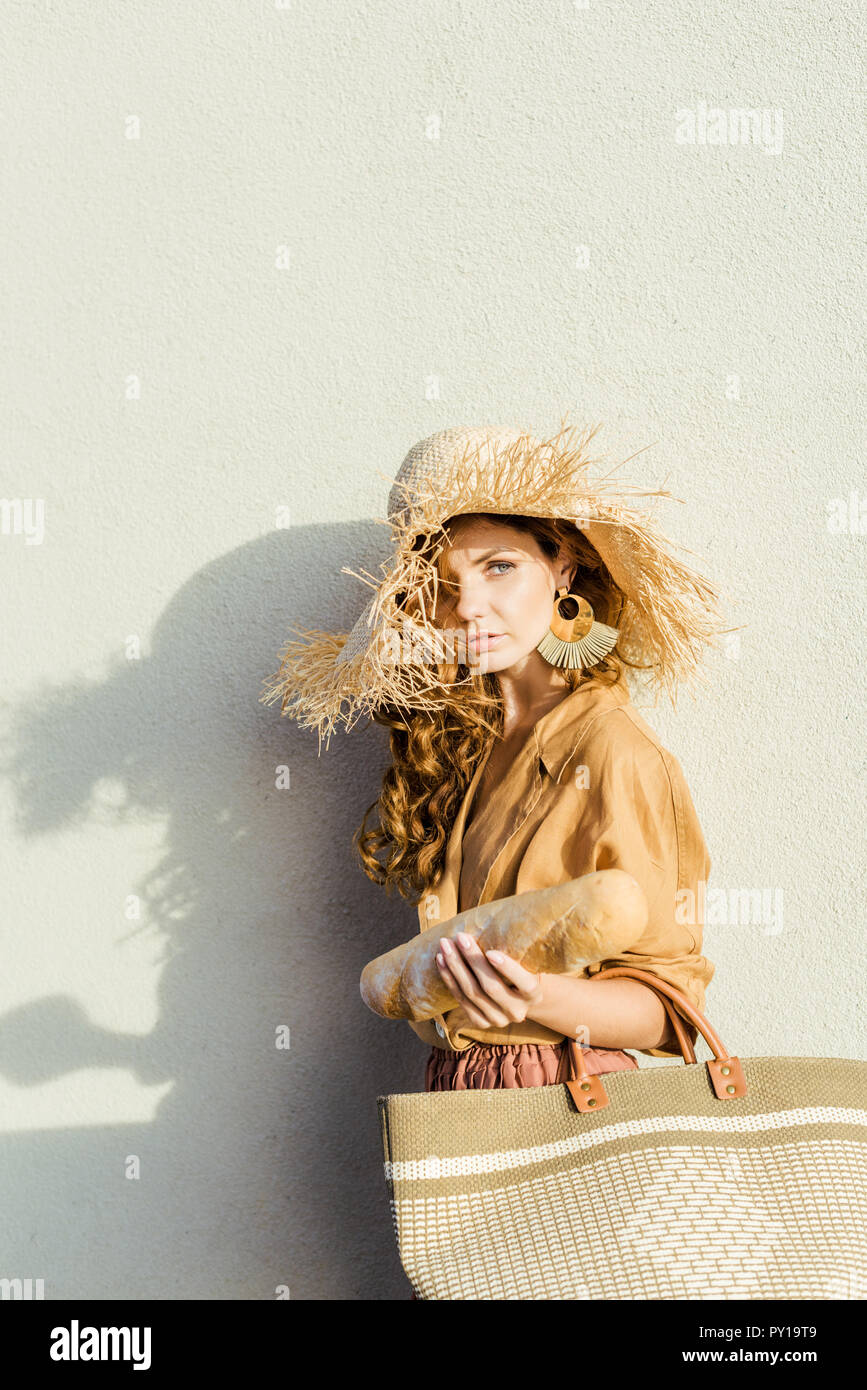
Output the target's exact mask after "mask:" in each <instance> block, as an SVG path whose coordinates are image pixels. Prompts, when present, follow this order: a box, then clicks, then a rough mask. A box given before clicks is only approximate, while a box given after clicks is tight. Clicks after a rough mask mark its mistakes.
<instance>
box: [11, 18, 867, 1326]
mask: <svg viewBox="0 0 867 1390" xmlns="http://www.w3.org/2000/svg"><path fill="white" fill-rule="evenodd" d="M4 30H5V32H6V42H7V51H6V60H5V63H4V83H3V90H2V98H0V100H2V115H3V125H4V131H5V136H6V152H5V156H4V161H3V168H4V175H3V177H4V188H3V203H4V223H5V230H6V242H5V250H4V256H3V268H2V273H3V302H4V312H3V316H2V338H3V359H4V363H3V364H4V380H5V390H4V392H3V403H2V412H3V415H2V445H3V447H2V486H0V495H2V496H3V497H5V498H6V499H7V500H11V501H14V500H16V499H18V500H20V501H26V500H27V499H34V500H37V499H41V500H42V501H43V502H44V507H45V511H44V533H43V534H41V535H39V534H38V533H34V535H33V536H32V537H31V539H32V540H33V541H34V542H35V543H29V542H28V538H27V537H26V536H25V535H24V534H21V533H19V534H16V532H15V529H14V525H13V524H12V523H11V522H10V523H9V524H4V532H3V534H2V536H0V564H2V574H3V580H2V592H3V598H4V617H3V629H2V641H3V649H4V702H5V703H4V706H3V711H2V712H3V718H4V728H3V757H2V768H3V780H2V831H3V841H4V848H3V871H2V886H3V896H4V904H3V914H2V933H3V959H4V969H3V983H2V1008H0V1116H2V1128H3V1131H4V1133H3V1145H2V1162H0V1172H2V1174H3V1178H2V1182H3V1204H4V1208H5V1210H4V1213H3V1223H2V1224H3V1229H4V1232H5V1234H4V1237H3V1244H2V1253H0V1275H2V1276H4V1277H14V1276H16V1275H17V1276H20V1277H33V1278H40V1277H41V1278H44V1280H45V1292H46V1297H47V1298H64V1297H83V1298H103V1297H111V1296H117V1295H118V1294H119V1295H120V1296H121V1297H128V1298H131V1299H140V1298H146V1297H162V1298H177V1299H189V1298H208V1299H227V1298H243V1299H271V1298H273V1297H274V1296H275V1293H274V1290H275V1288H276V1287H277V1286H278V1285H281V1284H288V1285H289V1288H290V1291H291V1296H292V1297H293V1298H312V1299H321V1298H327V1297H335V1298H341V1299H343V1298H345V1299H355V1298H362V1297H367V1298H401V1299H402V1298H405V1297H407V1295H408V1286H407V1284H406V1282H405V1280H404V1278H403V1275H402V1272H401V1270H400V1266H399V1264H398V1261H397V1254H396V1249H395V1246H394V1240H393V1235H392V1230H391V1222H390V1216H389V1212H388V1207H387V1196H386V1190H385V1185H384V1181H383V1178H382V1173H381V1167H380V1160H381V1153H380V1148H379V1143H380V1141H379V1132H378V1128H377V1118H376V1100H375V1098H376V1095H377V1094H382V1093H386V1092H388V1091H393V1090H420V1089H421V1088H422V1072H423V1066H424V1061H425V1052H424V1049H423V1048H422V1047H421V1045H420V1044H419V1043H418V1041H417V1039H415V1038H414V1036H413V1035H412V1033H411V1032H410V1030H409V1029H407V1028H405V1027H403V1026H402V1025H400V1026H399V1025H392V1024H388V1023H385V1022H383V1021H382V1020H379V1019H377V1018H376V1017H375V1016H374V1015H372V1014H370V1013H369V1012H368V1011H367V1010H366V1009H365V1007H364V1005H363V1004H362V1002H361V1000H360V997H359V994H358V976H359V974H360V971H361V969H362V967H363V965H364V964H365V963H366V961H367V960H369V959H370V958H371V957H372V956H373V955H376V954H379V952H380V951H382V950H385V949H387V948H388V947H390V946H391V945H393V944H396V943H397V942H398V941H399V940H401V939H403V938H404V937H405V936H406V935H408V934H409V933H411V932H412V931H414V930H415V914H414V912H413V911H412V909H411V908H410V907H409V906H408V905H407V904H406V903H404V902H403V901H402V900H400V899H398V900H396V901H395V900H387V899H386V898H385V895H384V894H383V893H382V892H381V890H379V889H377V888H375V887H374V886H373V885H372V884H371V883H370V882H369V881H368V880H367V879H366V878H365V877H364V875H363V874H362V873H361V871H360V869H358V868H357V867H356V866H355V864H354V860H353V854H352V850H351V845H350V841H351V836H352V833H353V831H354V830H355V828H356V827H357V825H358V823H359V821H360V818H361V815H362V813H363V811H364V809H365V807H366V806H367V805H368V804H369V803H370V802H371V801H372V800H373V799H374V798H375V796H376V793H377V788H378V782H379V777H380V774H381V771H382V769H383V767H384V765H385V760H386V756H387V745H386V742H385V735H384V733H383V731H381V730H378V729H376V728H373V729H369V730H367V731H362V730H361V729H358V730H356V731H354V733H353V734H352V735H351V737H348V738H347V737H345V736H343V735H340V736H338V738H337V739H336V740H334V741H332V745H331V749H330V751H329V753H328V754H327V755H326V754H325V753H323V756H322V758H321V759H320V760H317V754H316V740H315V736H313V735H311V734H309V733H306V732H303V731H299V730H298V729H297V728H296V726H295V725H293V724H291V723H290V722H289V721H288V720H284V721H280V720H279V718H278V717H277V714H276V711H274V710H273V709H271V710H266V709H265V708H264V707H262V706H260V705H258V703H257V697H258V692H259V687H260V682H261V679H262V677H263V675H264V674H266V673H267V672H269V671H271V670H273V669H274V658H275V653H276V651H277V648H278V647H279V645H280V644H281V642H282V640H283V638H284V635H285V628H286V626H287V624H288V623H289V622H290V621H294V622H296V623H298V624H300V625H301V626H334V627H340V626H348V625H349V624H350V623H351V621H352V620H353V619H354V617H355V616H356V615H357V613H358V612H359V611H360V609H361V606H362V602H363V600H364V598H365V593H366V591H365V590H364V589H363V588H362V586H361V585H359V584H358V583H357V581H355V580H353V579H351V578H349V577H348V576H346V575H343V574H341V573H340V567H341V565H343V564H350V565H353V566H354V567H359V566H360V565H367V566H368V567H371V566H373V565H375V563H376V561H377V558H378V556H379V551H380V546H381V544H382V537H383V535H384V533H385V528H384V527H381V526H377V525H376V523H375V522H373V521H372V520H371V518H372V517H375V516H381V515H382V514H383V512H384V508H385V500H386V494H387V483H386V482H385V481H384V480H383V478H381V477H380V476H379V474H378V472H377V470H382V473H384V474H385V475H387V477H391V476H392V474H393V473H394V471H395V470H396V469H397V467H398V465H399V463H400V461H401V459H402V458H403V455H404V453H405V451H406V450H407V449H408V447H409V446H410V445H411V444H412V443H413V442H414V441H415V440H416V439H419V438H421V437H422V436H424V435H426V434H429V433H431V432H432V431H433V430H435V429H439V428H441V427H444V426H447V425H453V424H466V423H472V424H476V423H480V424H486V423H509V422H511V421H517V422H519V423H523V424H526V425H528V426H529V427H530V428H533V429H536V430H537V431H539V430H545V431H550V430H553V429H554V428H556V427H557V425H558V424H559V421H560V418H561V415H562V413H563V412H564V411H569V412H571V415H572V418H573V419H574V420H576V421H577V422H579V423H583V422H595V421H602V422H604V425H605V429H604V431H603V433H602V435H601V436H600V437H599V440H598V442H599V443H600V444H601V446H602V447H603V448H605V449H607V450H608V451H609V453H610V457H611V458H612V460H615V459H617V458H621V457H625V456H626V455H627V454H630V453H632V452H634V451H635V450H637V449H641V448H643V447H644V446H645V445H647V444H651V443H652V444H653V447H652V448H650V449H647V450H646V451H645V452H643V453H642V454H641V455H640V456H639V457H638V458H637V459H635V460H634V461H633V462H632V463H631V464H629V465H627V466H626V467H625V468H624V470H622V471H623V476H625V477H630V478H634V479H636V480H638V481H644V482H646V483H647V485H649V486H656V485H665V486H667V487H669V488H670V490H671V491H672V492H673V493H675V495H676V496H678V497H684V498H686V499H687V503H688V505H687V506H678V505H677V504H675V503H673V502H671V503H663V504H662V510H661V514H660V519H661V520H662V521H663V523H664V525H665V526H666V529H667V530H668V531H669V532H670V534H671V535H672V536H673V537H674V538H675V539H677V540H679V541H680V542H681V543H683V544H685V545H687V546H688V547H690V548H694V549H695V550H696V551H698V553H699V555H700V556H701V557H702V560H703V563H704V565H705V567H706V568H707V571H708V572H709V573H711V574H712V575H713V576H714V577H715V578H716V579H717V580H718V581H719V582H720V583H722V584H723V585H724V586H725V587H726V589H727V591H728V593H729V594H730V596H731V607H730V609H729V612H730V615H731V619H732V622H733V623H735V622H740V623H743V624H746V627H745V630H744V631H743V632H742V633H741V634H740V642H739V645H733V646H732V647H731V649H730V650H729V651H728V652H727V653H720V654H719V655H718V656H717V657H715V658H714V659H713V661H712V664H711V668H710V674H711V678H712V681H711V685H710V686H709V688H708V689H707V690H705V691H703V692H699V694H698V695H697V697H696V698H695V699H694V700H690V698H689V697H687V698H685V699H684V700H682V701H680V702H679V704H678V709H677V712H673V711H672V710H671V708H670V707H669V706H668V705H667V704H666V703H665V702H664V701H661V702H660V703H659V704H658V705H657V707H656V708H655V709H653V710H648V709H647V708H645V709H644V711H643V712H644V713H645V716H646V717H647V718H648V719H649V720H650V722H651V723H653V724H654V725H655V727H656V728H657V729H658V730H659V732H660V734H661V736H662V737H663V740H664V741H665V742H666V743H667V745H668V746H669V747H670V748H671V749H672V750H673V751H674V752H676V753H677V755H678V756H679V757H680V759H681V761H682V763H683V765H684V769H685V771H686V774H687V777H688V779H689V782H690V786H691V788H692V791H693V796H694V799H695V802H696V805H697V807H698V810H699V814H700V816H701V819H702V823H703V825H704V828H705V833H706V837H707V840H708V844H709V847H710V851H711V855H712V859H713V870H712V877H711V886H712V887H720V888H723V889H725V890H729V889H738V888H741V889H767V890H769V892H770V893H771V895H772V899H771V900H772V902H774V903H775V904H776V903H779V902H780V901H781V902H782V918H778V919H777V920H776V923H767V924H765V925H764V926H763V925H761V924H760V923H757V922H754V923H752V924H740V925H738V924H733V923H731V922H729V923H722V924H717V925H710V926H708V927H707V928H706V933H705V948H706V952H707V954H708V956H709V957H710V958H711V959H712V960H713V961H714V962H715V964H716V971H717V973H716V978H715V980H714V981H713V983H712V985H711V986H710V989H709V992H708V1012H709V1015H710V1017H711V1020H712V1022H713V1023H714V1024H715V1026H716V1027H717V1028H718V1030H719V1031H720V1033H721V1034H722V1036H723V1039H724V1041H725V1043H726V1044H727V1045H728V1047H729V1049H730V1050H732V1051H734V1052H737V1053H739V1054H740V1055H742V1056H752V1055H758V1054H767V1053H775V1052H782V1053H791V1054H820V1055H822V1054H824V1055H851V1056H862V1057H863V1056H864V1055H865V1026H864V1017H863V1013H861V1014H860V1015H859V1013H858V999H859V994H860V979H861V970H860V966H861V959H862V954H863V952H862V938H863V929H864V899H863V895H862V873H863V843H862V834H863V828H862V809H861V804H859V793H860V796H861V798H862V801H863V780H861V779H862V777H863V747H864V742H863V741H864V717H863V714H864V700H863V694H862V682H863V671H862V665H863V663H862V645H863V637H862V633H863V591H864V554H865V544H867V540H865V536H864V534H863V533H862V532H861V530H860V529H859V524H858V522H857V520H855V521H854V522H852V521H849V520H846V521H845V522H844V528H843V529H838V530H833V529H830V528H829V518H830V517H831V516H832V511H830V510H829V504H830V503H831V502H832V499H834V498H843V499H846V501H847V503H848V501H849V499H850V495H851V494H854V504H855V506H857V504H858V503H859V501H860V500H861V499H862V498H863V496H864V490H865V484H864V472H863V449H864V441H863V436H862V435H861V433H860V431H859V421H858V416H859V412H858V406H859V404H860V402H859V399H858V387H859V386H860V381H861V377H862V375H863V357H862V356H861V354H860V351H859V349H860V340H861V334H860V331H859V319H858V314H857V304H858V300H859V296H863V290H864V285H863V281H862V280H861V279H860V278H859V274H858V262H857V259H856V232H855V228H856V226H857V225H858V221H859V217H860V211H861V207H862V205H863V199H864V187H863V182H862V183H861V186H860V187H859V181H858V177H857V174H858V170H859V168H860V167H862V166H861V164H860V152H861V135H860V102H859V95H858V89H859V77H860V69H861V66H862V63H863V41H862V40H860V39H859V32H860V31H859V23H858V21H857V7H856V6H855V5H854V4H852V3H846V4H842V5H836V6H833V7H831V8H830V9H828V8H827V7H825V8H823V9H822V10H821V12H819V11H817V10H816V8H815V6H813V5H810V4H807V3H806V0H800V3H796V4H791V3H785V4H783V3H773V4H771V5H755V4H745V3H732V0H711V3H708V4H705V5H703V6H702V7H701V8H700V9H698V10H697V9H696V7H695V6H694V5H692V4H687V3H685V2H684V0H676V2H675V3H672V2H671V0H665V2H664V3H663V0H650V3H647V4H644V5H641V6H635V5H632V4H629V3H626V0H617V2H616V3H610V4H606V3H603V2H602V0H589V4H588V5H587V6H586V7H582V6H580V5H577V4H574V3H566V0H560V2H559V3H553V4H535V3H534V4H531V3H519V0H497V3H492V0H485V2H484V3H482V2H481V0H480V2H479V3H460V0H426V3H425V4H423V5H406V4H401V3H398V2H397V0H387V2H386V0H382V2H381V3H368V4H347V3H338V4H332V5H322V4H314V3H312V0H294V3H291V4H287V5H283V6H280V7H277V6H275V5H273V4H269V3H267V0H265V2H264V3H262V4H260V5H238V4H236V3H232V0H208V3H207V4H205V3H201V0H199V3H192V4H185V5H181V6H178V5H172V4H165V3H162V4H155V3H142V2H141V0H140V2H139V3H130V4H124V5H120V6H110V5H98V6H93V5H90V4H85V3H83V2H82V0H72V3H63V4H61V3H59V2H58V0H49V3H46V4H42V5H31V4H24V3H21V2H20V0H19V3H16V4H13V5H12V6H10V7H9V8H8V12H7V16H6V20H5V24H4ZM701 103H705V105H706V106H707V107H709V108H713V107H721V108H723V109H725V110H728V109H730V108H736V109H737V108H743V109H750V110H756V111H757V112H759V113H761V112H762V111H767V112H769V113H771V116H772V119H771V121H770V122H769V124H768V125H767V127H766V131H767V133H768V135H769V137H771V138H769V139H768V141H767V144H766V146H762V145H754V144H744V143H738V142H736V143H727V144H719V143H717V144H710V143H707V142H705V143H695V144H685V143H682V142H680V141H679V140H678V139H677V138H676V130H677V128H678V126H679V125H680V127H681V128H683V127H684V126H685V118H684V117H683V116H682V115H681V116H678V112H682V111H683V110H691V111H693V112H696V113H697V112H698V109H699V106H700V104H701ZM777 113H779V115H777ZM136 136H137V138H132V137H136ZM582 248H585V249H582ZM280 508H288V517H289V521H290V525H289V527H288V529H286V528H285V527H281V526H280V525H279V522H278V517H279V516H280V512H279V509H280ZM12 515H13V513H12V512H11V511H10V513H9V516H10V517H11V516H12ZM283 515H284V516H285V515H286V514H285V513H284V514H283ZM862 525H863V523H862ZM281 763H286V764H288V766H289V767H290V769H291V783H290V788H289V789H288V790H277V789H276V788H275V786H274V778H275V768H276V767H277V766H278V765H279V764H281ZM778 893H779V894H780V895H781V897H780V898H777V896H776V895H777V894H778ZM136 902H137V903H138V908H137V909H136V907H135V903H136ZM130 903H132V907H130ZM136 911H137V912H138V915H137V916H136V915H135V912H136ZM131 913H132V914H133V915H130V914H131ZM778 928H779V929H778ZM280 1025H286V1026H288V1027H289V1029H290V1030H291V1031H290V1037H291V1047H290V1049H289V1050H288V1051H285V1050H283V1051H281V1050H278V1049H276V1048H275V1045H274V1037H275V1029H277V1028H278V1027H279V1026H280ZM707 1055H709V1054H708V1053H707V1051H706V1049H704V1048H703V1047H702V1051H701V1052H700V1057H701V1058H703V1057H705V1056H707ZM645 1060H646V1059H645ZM650 1064H652V1063H650ZM661 1064H662V1065H679V1064H677V1063H671V1064H669V1063H661ZM130 1156H136V1157H137V1159H138V1161H139V1163H140V1176H139V1177H138V1178H129V1177H128V1176H127V1175H126V1174H127V1172H128V1171H130V1169H129V1167H128V1163H129V1158H130Z"/></svg>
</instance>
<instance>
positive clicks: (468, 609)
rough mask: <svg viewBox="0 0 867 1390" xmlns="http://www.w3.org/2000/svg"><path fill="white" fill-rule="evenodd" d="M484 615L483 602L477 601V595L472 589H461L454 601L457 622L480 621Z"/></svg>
mask: <svg viewBox="0 0 867 1390" xmlns="http://www.w3.org/2000/svg"><path fill="white" fill-rule="evenodd" d="M484 616H485V609H484V604H482V603H481V602H480V601H479V598H478V595H477V594H475V593H474V591H473V590H472V589H464V590H462V591H461V593H460V594H459V596H458V598H457V601H456V603H455V617H456V618H457V619H458V622H461V623H471V622H476V623H480V622H482V620H483V619H484Z"/></svg>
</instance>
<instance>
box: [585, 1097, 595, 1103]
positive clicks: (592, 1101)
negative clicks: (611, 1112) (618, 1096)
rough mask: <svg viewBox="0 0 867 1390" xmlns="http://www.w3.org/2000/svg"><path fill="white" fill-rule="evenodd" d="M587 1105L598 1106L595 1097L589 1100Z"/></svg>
mask: <svg viewBox="0 0 867 1390" xmlns="http://www.w3.org/2000/svg"><path fill="white" fill-rule="evenodd" d="M587 1104H588V1105H595V1104H596V1097H595V1096H591V1097H590V1099H589V1100H588V1102H587Z"/></svg>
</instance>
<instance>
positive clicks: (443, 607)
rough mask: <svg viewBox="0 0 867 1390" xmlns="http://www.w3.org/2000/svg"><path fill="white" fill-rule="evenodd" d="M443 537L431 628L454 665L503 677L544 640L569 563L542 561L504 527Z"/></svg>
mask: <svg viewBox="0 0 867 1390" xmlns="http://www.w3.org/2000/svg"><path fill="white" fill-rule="evenodd" d="M451 537H452V545H451V546H450V547H449V546H447V547H446V549H445V551H444V560H445V564H446V567H447V571H448V574H447V580H446V582H445V583H443V582H440V585H439V590H438V594H437V604H436V609H435V610H434V615H433V617H434V622H435V623H436V625H437V626H438V627H440V628H443V629H446V630H451V631H452V633H453V640H454V643H455V654H456V657H457V659H458V660H459V661H465V662H466V664H468V665H471V666H474V667H477V668H478V669H480V670H482V671H506V670H508V668H509V667H510V666H512V665H514V663H515V662H517V661H520V660H521V659H522V658H523V657H525V656H527V655H528V654H529V653H530V652H532V651H533V650H534V648H535V647H536V646H537V645H538V644H539V642H540V641H541V640H542V638H543V637H544V635H545V631H546V629H547V628H548V626H549V624H550V622H551V616H552V612H553V603H554V595H555V593H556V591H557V589H558V588H560V587H561V586H562V585H564V584H568V582H569V576H570V574H571V572H572V569H573V568H574V562H572V561H570V560H568V559H563V560H562V562H561V561H559V560H558V561H553V560H549V559H548V557H547V556H546V555H545V554H544V552H543V551H542V550H541V549H540V548H539V545H538V544H537V542H536V539H535V537H533V536H532V535H529V534H528V533H527V532H526V531H519V530H518V529H517V527H513V526H509V525H508V524H507V523H505V522H504V523H498V522H493V521H482V520H473V521H467V522H465V523H463V524H457V523H456V524H455V526H454V528H453V529H452V531H451Z"/></svg>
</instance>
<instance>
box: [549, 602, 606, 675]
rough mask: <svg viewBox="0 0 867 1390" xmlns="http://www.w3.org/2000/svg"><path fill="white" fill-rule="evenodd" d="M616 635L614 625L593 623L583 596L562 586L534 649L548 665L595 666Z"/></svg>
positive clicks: (591, 611) (604, 654)
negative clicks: (546, 625) (543, 634)
mask: <svg viewBox="0 0 867 1390" xmlns="http://www.w3.org/2000/svg"><path fill="white" fill-rule="evenodd" d="M564 609H565V610H566V612H565V613H564V611H563V610H564ZM619 636H620V633H619V631H618V630H617V628H614V627H609V626H608V625H607V623H597V621H596V619H595V618H594V616H593V609H592V608H591V606H590V604H589V603H588V602H587V599H586V598H582V597H581V595H580V594H573V593H571V592H570V590H569V589H566V588H562V589H558V590H557V593H556V595H555V597H554V616H553V618H552V620H551V626H550V627H549V628H548V631H547V632H546V633H545V636H544V637H543V638H542V640H541V642H540V643H539V644H538V646H537V647H536V651H537V652H538V653H539V655H540V656H543V657H544V658H545V660H546V661H548V662H550V663H551V665H552V666H567V667H570V668H573V669H574V668H575V667H579V666H596V665H597V663H598V662H600V661H601V660H602V658H603V657H604V656H607V655H608V653H609V652H610V651H611V649H612V647H613V646H614V644H615V643H616V641H617V639H618V637H619Z"/></svg>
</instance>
